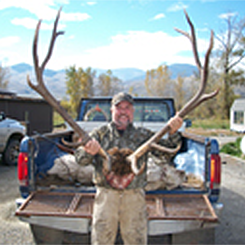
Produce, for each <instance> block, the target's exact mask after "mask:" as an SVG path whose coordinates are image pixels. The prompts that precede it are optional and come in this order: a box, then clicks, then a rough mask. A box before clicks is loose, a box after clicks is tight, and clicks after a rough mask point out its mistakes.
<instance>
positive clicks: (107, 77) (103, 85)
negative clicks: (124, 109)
mask: <svg viewBox="0 0 245 245" xmlns="http://www.w3.org/2000/svg"><path fill="white" fill-rule="evenodd" d="M97 88H98V90H99V94H100V95H101V96H109V95H111V96H112V95H114V94H115V93H117V92H119V91H120V90H121V89H122V81H121V80H120V79H119V78H117V77H115V76H113V74H112V71H111V70H107V71H106V73H102V74H100V75H99V78H98V84H97Z"/></svg>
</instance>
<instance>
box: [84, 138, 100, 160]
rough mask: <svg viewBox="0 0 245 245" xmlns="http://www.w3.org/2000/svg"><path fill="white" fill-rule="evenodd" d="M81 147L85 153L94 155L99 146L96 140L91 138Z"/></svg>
mask: <svg viewBox="0 0 245 245" xmlns="http://www.w3.org/2000/svg"><path fill="white" fill-rule="evenodd" d="M83 148H84V150H85V151H86V152H87V153H89V154H91V155H93V156H94V155H96V154H97V153H98V152H99V150H100V148H101V146H100V143H99V142H98V141H97V140H95V139H93V138H92V139H91V140H90V141H88V142H87V144H86V145H85V146H84V147H83Z"/></svg>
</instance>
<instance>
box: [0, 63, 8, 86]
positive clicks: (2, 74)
mask: <svg viewBox="0 0 245 245" xmlns="http://www.w3.org/2000/svg"><path fill="white" fill-rule="evenodd" d="M6 75H7V69H6V68H3V67H2V66H1V65H0V88H3V89H6V88H7V87H8V83H9V82H8V81H7V80H6Z"/></svg>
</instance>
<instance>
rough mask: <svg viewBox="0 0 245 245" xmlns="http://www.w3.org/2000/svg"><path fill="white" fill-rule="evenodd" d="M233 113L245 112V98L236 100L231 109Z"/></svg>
mask: <svg viewBox="0 0 245 245" xmlns="http://www.w3.org/2000/svg"><path fill="white" fill-rule="evenodd" d="M231 110H232V111H245V98H243V99H236V100H235V101H234V102H233V104H232V107H231Z"/></svg>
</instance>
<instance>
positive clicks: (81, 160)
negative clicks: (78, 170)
mask: <svg viewBox="0 0 245 245" xmlns="http://www.w3.org/2000/svg"><path fill="white" fill-rule="evenodd" d="M89 135H90V136H91V137H92V138H95V139H96V140H98V141H99V142H100V140H99V134H98V133H97V130H94V131H92V132H91V133H90V134H89ZM74 155H75V158H76V162H77V163H78V164H79V165H82V166H85V165H89V164H93V160H94V158H95V156H93V155H90V154H89V153H87V152H86V151H85V150H84V149H83V147H82V146H80V147H78V148H77V149H76V151H75V154H74Z"/></svg>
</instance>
